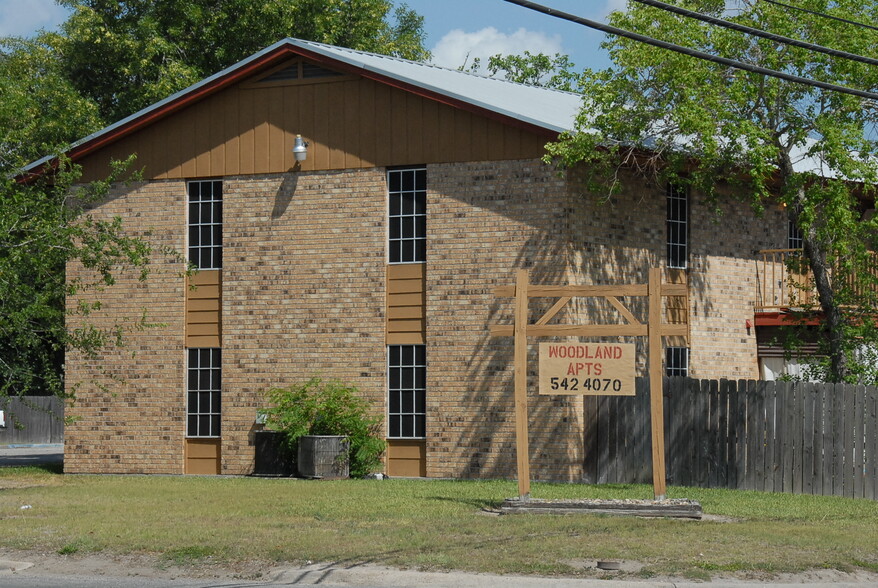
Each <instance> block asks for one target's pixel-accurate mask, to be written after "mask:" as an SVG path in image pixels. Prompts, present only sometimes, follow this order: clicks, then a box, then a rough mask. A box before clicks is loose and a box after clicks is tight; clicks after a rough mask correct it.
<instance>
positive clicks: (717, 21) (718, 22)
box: [634, 0, 878, 65]
mask: <svg viewBox="0 0 878 588" xmlns="http://www.w3.org/2000/svg"><path fill="white" fill-rule="evenodd" d="M634 2H637V3H639V4H645V5H647V6H652V7H653V8H659V9H661V10H666V11H668V12H673V13H675V14H679V15H681V16H685V17H688V18H694V19H696V20H700V21H703V22H706V23H708V24H712V25H715V26H718V27H723V28H726V29H731V30H733V31H738V32H741V33H747V34H748V35H754V36H756V37H762V38H764V39H768V40H770V41H777V42H778V43H783V44H785V45H792V46H794V47H801V48H802V49H808V50H810V51H816V52H818V53H825V54H826V55H831V56H833V57H841V58H843V59H850V60H851V61H859V62H860V63H868V64H869V65H878V59H872V58H871V57H864V56H862V55H857V54H855V53H848V52H847V51H839V50H837V49H831V48H829V47H824V46H822V45H815V44H814V43H807V42H805V41H799V40H798V39H792V38H790V37H784V36H781V35H775V34H774V33H768V32H765V31H763V30H761V29H755V28H753V27H748V26H745V25H741V24H738V23H735V22H731V21H728V20H724V19H722V18H716V17H713V16H708V15H706V14H702V13H700V12H695V11H692V10H687V9H685V8H680V7H679V6H674V5H673V4H668V3H666V2H659V0H634Z"/></svg>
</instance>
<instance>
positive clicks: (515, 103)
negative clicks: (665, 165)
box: [25, 38, 581, 172]
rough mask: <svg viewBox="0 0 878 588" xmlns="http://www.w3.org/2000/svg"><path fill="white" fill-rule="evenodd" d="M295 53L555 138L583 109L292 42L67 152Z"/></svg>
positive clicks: (456, 74)
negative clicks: (484, 112) (502, 118)
mask: <svg viewBox="0 0 878 588" xmlns="http://www.w3.org/2000/svg"><path fill="white" fill-rule="evenodd" d="M291 54H299V55H302V56H304V57H306V58H307V57H312V58H315V57H316V58H318V59H320V61H324V60H326V61H329V62H335V63H337V64H339V65H340V66H343V67H344V69H346V70H349V71H351V72H359V73H361V74H362V75H364V76H366V77H373V78H378V79H383V80H385V81H394V82H397V83H398V84H399V85H400V86H401V87H404V88H407V89H409V90H420V91H422V92H423V93H425V94H427V95H430V96H432V97H434V98H436V99H440V100H442V99H446V100H447V101H448V102H450V103H456V104H463V105H469V106H471V107H473V108H474V109H477V110H482V111H487V112H489V113H495V114H497V115H500V116H502V117H508V118H510V119H513V120H517V121H521V122H522V123H525V124H527V125H529V126H534V127H538V128H541V129H545V130H546V131H548V132H551V133H561V132H564V131H569V130H572V129H573V126H574V122H575V120H576V115H577V113H578V112H579V109H580V107H581V97H580V96H579V95H578V94H574V93H572V92H562V91H559V90H552V89H548V88H540V87H536V86H528V85H525V84H516V83H513V82H507V81H505V80H497V79H493V78H487V77H483V76H479V75H475V74H470V73H466V72H461V71H457V70H452V69H446V68H443V67H438V66H435V65H430V64H426V63H419V62H415V61H408V60H406V59H401V58H397V57H389V56H386V55H378V54H375V53H368V52H364V51H355V50H353V49H346V48H343V47H336V46H333V45H326V44H324V43H315V42H313V41H303V40H300V39H292V38H288V39H284V40H282V41H279V42H277V43H275V44H274V45H271V46H270V47H266V48H265V49H263V50H262V51H259V52H258V53H254V54H253V55H251V56H250V57H247V58H246V59H243V60H241V61H239V62H238V63H236V64H234V65H232V66H230V67H227V68H226V69H224V70H222V71H220V72H218V73H216V74H214V75H212V76H210V77H208V78H205V79H203V80H201V81H200V82H198V83H196V84H193V85H192V86H189V87H188V88H185V89H183V90H180V91H179V92H177V93H175V94H172V95H171V96H168V97H167V98H165V99H164V100H161V101H159V102H156V103H155V104H153V105H151V106H148V107H146V108H144V109H143V110H140V111H138V112H136V113H134V114H132V115H131V116H128V117H126V118H124V119H122V120H120V121H118V122H116V123H113V124H111V125H109V126H107V127H105V128H103V129H101V130H99V131H97V132H96V133H93V134H91V135H89V136H87V137H84V138H82V139H80V140H78V141H76V142H75V143H73V144H72V145H71V146H70V147H69V148H68V149H67V152H71V151H73V150H75V149H77V148H80V147H82V148H87V147H89V146H90V145H93V144H103V143H104V142H105V141H112V140H114V136H121V133H123V132H124V131H125V130H126V129H131V128H134V127H135V126H137V128H139V125H141V124H148V121H150V120H152V119H154V118H156V117H157V116H162V115H163V114H164V113H165V112H169V111H172V109H173V108H174V107H175V106H177V105H179V104H180V103H182V102H184V101H186V100H187V99H188V98H198V97H200V96H202V95H204V94H205V93H206V92H208V91H214V90H217V89H221V88H223V87H225V86H226V84H227V83H234V82H236V81H239V77H240V75H242V74H246V75H248V76H249V75H252V73H255V72H254V71H253V68H254V67H257V66H258V68H260V69H261V68H262V67H263V65H266V64H268V63H272V62H274V59H275V58H281V57H289V56H290V55H291ZM54 157H55V156H54V155H50V156H47V157H44V158H42V159H40V160H37V161H35V162H33V163H31V164H29V165H28V166H27V167H26V168H25V171H26V172H34V171H36V170H37V169H38V168H39V167H40V166H42V165H44V164H46V163H49V162H50V161H52V160H53V159H54Z"/></svg>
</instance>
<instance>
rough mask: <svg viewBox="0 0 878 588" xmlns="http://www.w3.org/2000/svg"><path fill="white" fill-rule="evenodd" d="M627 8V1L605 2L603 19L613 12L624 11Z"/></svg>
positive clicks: (613, 0) (610, 0) (608, 0)
mask: <svg viewBox="0 0 878 588" xmlns="http://www.w3.org/2000/svg"><path fill="white" fill-rule="evenodd" d="M627 7H628V0H607V3H606V4H605V5H604V11H603V14H602V16H603V18H606V17H607V15H609V14H610V13H611V12H613V11H614V10H625V9H626V8H627Z"/></svg>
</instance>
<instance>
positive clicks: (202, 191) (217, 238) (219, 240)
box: [188, 180, 223, 270]
mask: <svg viewBox="0 0 878 588" xmlns="http://www.w3.org/2000/svg"><path fill="white" fill-rule="evenodd" d="M188 190H189V261H191V262H192V263H193V264H195V267H197V268H198V269H204V270H214V269H222V267H223V183H222V181H221V180H201V181H192V182H189V184H188Z"/></svg>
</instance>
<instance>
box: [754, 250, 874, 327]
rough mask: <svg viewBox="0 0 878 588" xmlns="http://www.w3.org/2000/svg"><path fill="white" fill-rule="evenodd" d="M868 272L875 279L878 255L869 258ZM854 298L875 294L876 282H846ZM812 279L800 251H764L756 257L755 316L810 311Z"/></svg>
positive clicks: (813, 302)
mask: <svg viewBox="0 0 878 588" xmlns="http://www.w3.org/2000/svg"><path fill="white" fill-rule="evenodd" d="M867 269H868V271H869V272H870V273H871V274H872V276H878V253H876V252H872V253H871V254H870V256H869V261H868V268H867ZM848 279H849V280H851V283H850V284H848V286H849V287H850V291H851V292H852V293H853V294H855V295H860V296H862V295H865V294H868V293H871V294H872V295H873V296H874V295H875V294H876V293H878V280H872V281H870V282H869V283H856V282H853V280H854V279H855V278H854V277H853V276H850V277H849V278H848ZM813 284H814V279H813V277H812V275H811V270H810V269H809V268H808V266H807V262H805V260H804V259H803V258H802V250H801V249H765V250H762V251H759V252H757V257H756V304H755V306H756V312H773V311H779V310H782V309H790V308H802V307H806V308H807V307H813V306H816V305H817V304H818V300H817V292H816V290H815V289H814V286H813Z"/></svg>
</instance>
